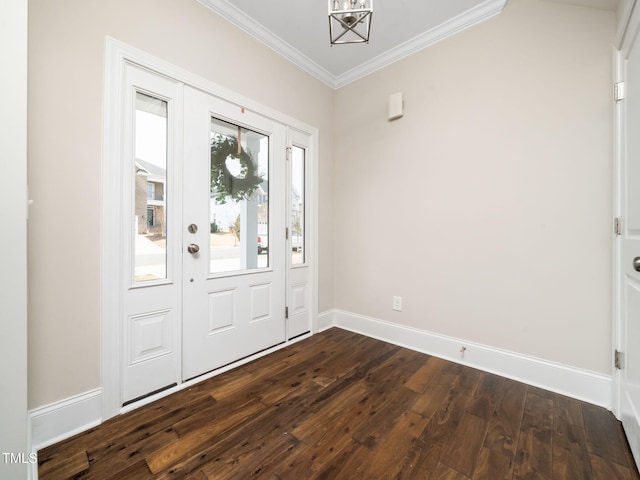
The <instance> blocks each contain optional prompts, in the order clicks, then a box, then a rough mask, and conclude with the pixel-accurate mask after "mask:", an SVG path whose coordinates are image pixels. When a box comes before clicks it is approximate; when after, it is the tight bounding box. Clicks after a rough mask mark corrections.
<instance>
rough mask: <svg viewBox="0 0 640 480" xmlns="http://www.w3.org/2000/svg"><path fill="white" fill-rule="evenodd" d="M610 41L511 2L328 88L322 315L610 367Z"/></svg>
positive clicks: (585, 24)
mask: <svg viewBox="0 0 640 480" xmlns="http://www.w3.org/2000/svg"><path fill="white" fill-rule="evenodd" d="M614 33H615V13H614V12H604V11H600V10H595V9H589V8H582V7H575V6H569V5H564V4H558V3H551V2H545V1H540V0H510V2H509V3H508V5H507V7H506V9H505V10H504V12H503V13H502V14H501V15H499V16H498V17H495V18H493V19H491V20H489V21H487V22H484V23H482V24H480V25H478V26H476V27H473V28H471V29H469V30H466V31H464V32H463V33H461V34H459V35H457V36H455V37H452V38H450V39H448V40H446V41H443V42H441V43H439V44H437V45H434V46H432V47H431V48H428V49H426V50H423V51H422V52H420V53H418V54H415V55H413V56H411V57H409V58H407V59H404V60H402V61H400V62H398V63H396V64H394V65H392V66H390V67H387V68H385V69H383V70H381V71H378V72H376V73H375V74H372V75H370V76H368V77H366V78H364V79H362V80H360V81H358V82H355V83H353V84H351V85H348V86H346V87H344V88H342V89H340V90H339V91H338V92H337V95H336V102H335V106H336V107H335V108H336V111H335V114H336V117H335V118H336V123H335V137H334V138H335V146H334V152H335V158H334V168H335V170H334V174H335V198H334V206H335V207H336V208H335V222H334V224H333V225H334V228H335V239H334V241H335V263H334V273H335V290H334V292H335V306H336V308H339V309H343V310H346V311H350V312H355V313H359V314H363V315H368V316H372V317H375V318H379V319H383V320H387V321H391V322H395V323H398V324H402V325H407V326H411V327H417V328H419V329H423V330H428V331H432V332H437V333H440V334H445V335H450V336H454V337H459V338H462V339H466V340H470V341H475V342H479V343H482V344H486V345H490V346H494V347H498V348H502V349H507V350H511V351H515V352H519V353H522V354H527V355H532V356H536V357H540V358H543V359H547V360H551V361H557V362H561V363H563V364H567V365H572V366H575V367H579V368H584V369H587V370H592V371H596V372H602V373H607V374H608V373H610V371H611V360H610V358H611V355H610V338H611V334H610V328H611V298H610V291H611V275H612V274H611V260H610V257H611V228H612V227H611V225H612V213H611V212H612V206H611V198H612V192H611V185H612V153H611V152H612V134H611V132H612V120H611V119H612V100H611V91H612V79H611V72H612V45H613V40H614ZM396 91H402V92H403V93H404V98H405V107H406V108H405V115H404V118H402V119H400V120H397V121H394V122H391V123H390V122H388V121H387V120H386V102H387V98H388V96H389V94H391V93H394V92H396ZM338 206H339V208H338ZM393 295H400V296H402V297H403V301H404V310H403V312H401V313H398V312H393V311H392V309H391V304H392V296H393Z"/></svg>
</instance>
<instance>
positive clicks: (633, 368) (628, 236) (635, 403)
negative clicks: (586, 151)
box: [613, 11, 640, 465]
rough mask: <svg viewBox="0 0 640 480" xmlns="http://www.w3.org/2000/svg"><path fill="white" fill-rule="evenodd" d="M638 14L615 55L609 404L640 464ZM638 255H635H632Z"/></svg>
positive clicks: (639, 83)
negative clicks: (614, 364)
mask: <svg viewBox="0 0 640 480" xmlns="http://www.w3.org/2000/svg"><path fill="white" fill-rule="evenodd" d="M639 30H640V17H639V15H638V12H637V11H636V12H635V16H633V17H632V18H631V20H630V22H629V24H628V27H627V32H626V33H625V38H626V41H625V43H624V44H623V46H622V49H621V51H620V52H618V55H617V72H615V75H616V81H617V82H618V84H619V85H623V87H618V91H619V92H620V93H619V94H618V95H619V98H618V101H617V103H616V117H615V118H616V122H615V128H616V132H615V138H616V190H617V198H616V199H615V204H616V212H615V213H616V216H617V217H618V219H619V226H618V233H619V235H617V236H616V241H615V251H614V262H615V272H616V273H615V279H614V285H615V291H614V301H615V306H614V311H615V319H614V335H613V337H614V338H613V342H614V344H613V347H614V349H615V350H616V352H619V353H618V354H617V355H616V356H617V360H618V362H617V363H618V365H617V366H618V367H619V368H617V369H616V370H615V373H614V388H615V391H614V399H615V400H614V405H613V410H614V413H615V414H616V415H617V417H618V418H619V419H620V421H621V422H622V425H623V427H624V430H625V433H626V435H627V438H628V441H629V445H630V447H631V451H632V453H633V455H634V458H635V460H636V464H637V465H640V342H639V341H638V339H640V271H639V270H640V135H639V134H638V132H640V42H639V41H638V39H637V36H638V31H639ZM636 259H638V260H636Z"/></svg>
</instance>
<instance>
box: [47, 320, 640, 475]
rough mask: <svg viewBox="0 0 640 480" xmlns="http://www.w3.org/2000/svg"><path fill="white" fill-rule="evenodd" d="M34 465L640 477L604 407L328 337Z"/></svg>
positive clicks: (124, 471)
mask: <svg viewBox="0 0 640 480" xmlns="http://www.w3.org/2000/svg"><path fill="white" fill-rule="evenodd" d="M39 463H40V465H39V477H40V479H41V480H49V479H64V478H83V479H85V478H86V479H100V480H107V479H147V478H158V479H191V480H196V479H200V480H204V479H224V478H229V479H245V478H253V477H260V478H273V479H276V478H280V479H294V480H305V479H311V478H319V479H348V480H351V479H359V478H362V479H387V478H389V479H391V478H393V479H396V478H398V479H400V478H402V479H404V478H416V479H424V478H430V479H490V480H498V479H534V478H535V479H538V478H539V479H562V480H565V479H603V480H613V479H629V480H638V479H640V476H639V475H638V472H637V470H636V468H635V466H634V463H633V459H632V457H631V453H630V451H629V447H628V445H627V443H626V440H625V438H624V434H623V431H622V427H621V425H620V423H619V422H618V421H617V420H616V419H615V418H614V417H613V415H612V414H611V413H610V412H608V411H607V410H605V409H603V408H600V407H596V406H593V405H590V404H587V403H583V402H580V401H577V400H574V399H571V398H567V397H564V396H562V395H558V394H555V393H551V392H548V391H545V390H541V389H539V388H535V387H531V386H528V385H525V384H523V383H519V382H516V381H513V380H508V379H505V378H502V377H499V376H496V375H492V374H489V373H485V372H481V371H479V370H475V369H472V368H468V367H464V366H461V365H458V364H455V363H451V362H447V361H445V360H441V359H439V358H436V357H430V356H428V355H424V354H420V353H416V352H413V351H411V350H407V349H404V348H400V347H397V346H394V345H390V344H387V343H384V342H380V341H378V340H374V339H371V338H367V337H363V336H360V335H357V334H353V333H350V332H347V331H343V330H340V329H337V328H333V329H331V330H328V331H326V332H323V333H320V334H317V335H315V336H313V337H312V338H309V339H306V340H304V341H302V342H299V343H296V344H294V345H291V346H289V347H287V348H285V349H283V350H280V351H278V352H276V353H274V354H271V355H269V356H267V357H264V358H261V359H259V360H256V361H254V362H252V363H249V364H247V365H244V366H242V367H239V368H237V369H235V370H232V371H230V372H227V373H224V374H221V375H219V376H217V377H214V378H211V379H209V380H205V381H203V382H201V383H199V384H197V385H196V386H194V387H192V388H189V389H187V390H183V391H181V392H179V393H176V394H173V395H171V396H169V397H166V398H164V399H162V400H159V401H157V402H155V403H153V404H150V405H147V406H145V407H142V408H139V409H137V410H135V411H133V412H130V413H128V414H125V415H121V416H118V417H116V418H113V419H110V420H108V421H107V422H105V423H103V424H102V425H100V426H99V427H96V428H93V429H91V430H89V431H87V432H84V433H82V434H79V435H77V436H75V437H73V438H70V439H68V440H65V441H63V442H61V443H58V444H56V445H53V446H51V447H48V448H45V449H43V450H41V451H40V452H39Z"/></svg>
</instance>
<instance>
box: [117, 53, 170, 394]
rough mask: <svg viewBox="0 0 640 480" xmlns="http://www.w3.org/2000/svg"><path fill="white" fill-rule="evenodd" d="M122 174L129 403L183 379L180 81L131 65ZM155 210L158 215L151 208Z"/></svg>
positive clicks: (125, 371) (125, 382) (125, 370)
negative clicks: (179, 185)
mask: <svg viewBox="0 0 640 480" xmlns="http://www.w3.org/2000/svg"><path fill="white" fill-rule="evenodd" d="M123 100H124V105H123V112H124V113H125V115H124V125H123V132H124V134H123V142H122V148H123V150H122V159H123V164H124V165H125V168H124V169H123V172H122V175H123V178H122V179H121V184H122V189H123V196H124V198H128V199H131V200H130V201H128V202H125V204H124V211H123V212H122V218H123V225H122V229H121V231H122V237H121V238H122V245H123V255H122V258H123V259H124V268H123V274H124V275H123V277H124V278H123V282H124V286H125V293H124V298H123V309H124V311H123V312H122V322H123V323H122V325H121V329H120V331H121V332H122V346H123V348H122V351H121V354H122V365H123V369H122V372H123V377H122V387H123V390H122V398H121V403H126V402H129V401H131V400H134V399H136V398H138V397H141V396H144V395H146V394H148V393H149V392H153V391H157V390H160V389H162V388H165V387H168V386H170V385H174V384H176V383H179V382H180V379H181V371H180V364H181V351H180V342H179V338H180V328H181V290H182V281H181V264H180V262H181V260H182V259H181V255H180V251H179V250H178V246H179V244H180V242H181V238H180V236H179V235H180V232H179V231H177V230H176V228H175V225H178V224H180V223H181V218H180V215H181V209H180V197H179V195H176V194H175V192H176V189H175V186H176V185H177V184H178V183H179V182H180V181H181V176H180V172H181V165H180V160H181V155H180V149H181V148H182V145H181V142H180V137H179V133H178V132H179V131H180V130H181V128H179V126H178V124H179V123H180V120H179V117H180V115H179V113H178V111H179V103H180V85H179V84H178V83H177V82H175V81H172V80H169V79H167V78H165V77H161V76H158V75H154V74H152V73H150V72H149V71H147V70H144V69H141V68H139V67H136V66H133V65H126V67H125V92H124V96H123ZM150 212H153V219H151V218H149V213H150Z"/></svg>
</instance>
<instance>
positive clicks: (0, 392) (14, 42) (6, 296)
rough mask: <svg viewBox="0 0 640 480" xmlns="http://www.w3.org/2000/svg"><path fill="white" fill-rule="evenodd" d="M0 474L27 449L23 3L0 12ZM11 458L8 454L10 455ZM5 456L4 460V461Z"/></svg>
mask: <svg viewBox="0 0 640 480" xmlns="http://www.w3.org/2000/svg"><path fill="white" fill-rule="evenodd" d="M0 65H2V71H3V74H2V75H0V91H1V92H3V99H2V108H0V159H1V161H0V163H1V166H0V171H1V172H2V175H0V218H1V219H2V222H1V225H0V229H1V230H0V232H1V234H0V264H1V265H2V268H0V292H2V293H0V364H1V365H2V383H1V385H2V386H1V387H0V453H2V454H3V455H2V456H0V478H7V479H8V478H12V479H20V478H26V475H27V468H26V463H11V460H10V457H8V458H7V457H6V456H5V455H4V454H14V455H23V458H22V459H19V461H21V460H26V459H27V458H28V454H29V452H28V451H27V1H26V0H23V1H16V2H5V4H3V7H2V15H0ZM16 458H17V457H14V459H16ZM7 459H9V461H7Z"/></svg>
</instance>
